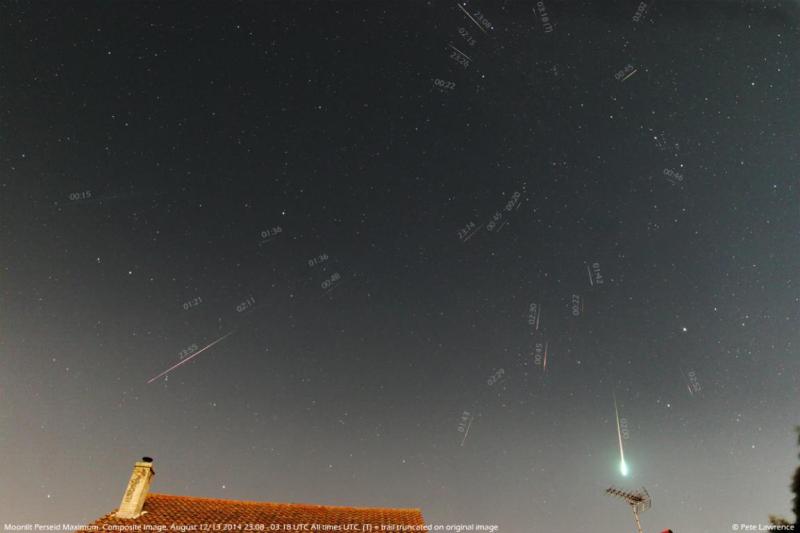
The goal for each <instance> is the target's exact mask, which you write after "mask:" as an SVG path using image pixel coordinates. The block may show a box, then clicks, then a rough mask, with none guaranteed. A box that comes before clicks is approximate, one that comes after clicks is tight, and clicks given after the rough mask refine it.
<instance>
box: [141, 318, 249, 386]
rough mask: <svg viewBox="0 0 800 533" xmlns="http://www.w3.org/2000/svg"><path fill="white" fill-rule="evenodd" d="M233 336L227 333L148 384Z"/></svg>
mask: <svg viewBox="0 0 800 533" xmlns="http://www.w3.org/2000/svg"><path fill="white" fill-rule="evenodd" d="M234 331H236V330H234ZM232 334H233V331H231V332H230V333H226V334H225V335H223V336H222V337H220V338H219V339H217V340H215V341H214V342H212V343H211V344H209V345H208V346H206V347H204V348H202V349H200V350H198V351H197V352H195V353H193V354H192V355H191V356H189V357H187V358H186V359H184V360H183V361H180V362H178V363H176V364H174V365H172V366H171V367H169V368H168V369H166V370H164V371H163V372H162V373H160V374H159V375H157V376H156V377H154V378H150V379H149V380H147V383H152V382H154V381H155V380H157V379H158V378H160V377H161V376H164V375H166V374H168V373H169V372H172V371H173V370H175V369H176V368H178V367H179V366H181V365H182V364H183V363H186V362H188V361H189V360H191V359H192V358H194V357H197V356H198V355H200V354H201V353H203V352H204V351H206V350H208V349H209V348H211V347H212V346H214V345H215V344H217V343H218V342H221V341H223V340H225V339H226V338H227V337H229V336H231V335H232Z"/></svg>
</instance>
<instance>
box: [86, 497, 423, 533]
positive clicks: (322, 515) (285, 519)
mask: <svg viewBox="0 0 800 533" xmlns="http://www.w3.org/2000/svg"><path fill="white" fill-rule="evenodd" d="M142 511H143V514H142V515H141V516H140V517H139V518H129V519H124V518H116V517H115V516H114V513H113V512H112V513H109V514H107V515H106V516H104V517H102V518H99V519H98V520H95V521H94V522H92V523H91V524H89V527H88V528H86V529H83V530H79V531H84V532H90V533H100V532H103V531H106V532H107V531H119V532H121V533H130V532H133V533H137V532H138V531H142V532H144V531H148V532H153V531H155V532H158V531H159V529H160V528H153V527H150V528H141V529H138V528H136V529H133V528H131V527H130V526H133V525H134V524H138V525H148V526H165V528H164V529H161V531H162V532H163V533H174V532H176V531H180V529H177V530H176V529H174V528H173V529H170V526H172V525H173V524H174V525H175V526H197V527H196V529H186V530H185V531H198V532H200V533H202V532H203V531H211V532H213V531H228V532H229V533H238V532H239V531H243V532H244V531H246V529H245V526H247V525H248V524H251V525H252V524H265V525H266V528H265V529H261V530H260V531H264V532H268V531H271V530H270V527H269V526H270V525H287V526H298V525H300V526H301V527H300V528H291V527H287V528H285V529H283V531H290V530H291V531H325V530H327V531H333V529H328V528H324V529H323V528H319V529H312V528H311V525H313V524H319V525H338V526H347V525H350V524H358V525H359V529H354V528H352V526H351V529H349V531H361V532H364V531H368V530H367V529H365V528H364V527H363V525H364V524H370V525H372V530H373V531H381V527H380V526H389V525H395V526H424V525H425V521H424V520H423V518H422V512H421V511H420V510H419V509H392V508H383V507H335V506H329V505H308V504H298V503H269V502H252V501H240V500H220V499H214V498H194V497H190V496H172V495H169V494H154V493H151V494H148V495H147V499H146V500H145V503H144V507H143V508H142ZM215 524H220V525H225V524H228V525H230V524H237V525H241V526H242V528H241V529H230V528H229V529H222V528H219V529H214V527H215ZM303 524H308V526H306V527H302V525H303ZM112 525H118V526H128V527H124V528H119V529H117V528H109V527H107V526H112ZM208 525H210V528H209V527H208ZM104 526H105V527H104ZM394 530H395V531H406V532H408V531H425V530H424V529H423V528H422V527H415V528H409V527H405V528H403V527H398V528H396V529H394ZM250 531H253V532H254V533H256V532H258V531H259V530H258V529H255V530H253V529H251V530H250ZM272 531H280V529H277V528H273V529H272ZM338 531H348V529H345V528H344V527H342V528H339V529H338ZM383 531H391V529H384V530H383Z"/></svg>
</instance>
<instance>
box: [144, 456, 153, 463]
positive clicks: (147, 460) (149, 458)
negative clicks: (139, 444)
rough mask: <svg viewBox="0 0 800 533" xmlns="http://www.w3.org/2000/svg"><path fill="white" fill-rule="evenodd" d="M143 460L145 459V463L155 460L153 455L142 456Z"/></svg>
mask: <svg viewBox="0 0 800 533" xmlns="http://www.w3.org/2000/svg"><path fill="white" fill-rule="evenodd" d="M142 461H144V462H145V463H152V462H153V458H152V457H142Z"/></svg>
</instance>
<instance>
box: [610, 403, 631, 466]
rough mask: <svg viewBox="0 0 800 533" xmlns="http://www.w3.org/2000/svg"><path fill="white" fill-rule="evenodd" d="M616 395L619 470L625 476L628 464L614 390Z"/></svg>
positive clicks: (615, 409) (615, 411)
mask: <svg viewBox="0 0 800 533" xmlns="http://www.w3.org/2000/svg"><path fill="white" fill-rule="evenodd" d="M611 394H612V395H613V396H614V414H615V415H616V417H617V439H618V440H619V471H620V473H621V474H622V475H623V476H627V475H628V465H627V464H626V463H625V451H624V450H623V449H622V430H621V429H620V426H619V410H618V409H617V395H616V393H615V392H613V391H612V393H611Z"/></svg>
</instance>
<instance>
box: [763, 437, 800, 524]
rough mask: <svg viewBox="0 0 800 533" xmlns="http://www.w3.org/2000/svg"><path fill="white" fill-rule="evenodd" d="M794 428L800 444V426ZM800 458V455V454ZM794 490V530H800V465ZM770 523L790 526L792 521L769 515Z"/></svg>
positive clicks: (793, 480) (795, 475) (795, 477)
mask: <svg viewBox="0 0 800 533" xmlns="http://www.w3.org/2000/svg"><path fill="white" fill-rule="evenodd" d="M794 430H795V431H796V432H797V445H798V446H800V426H795V428H794ZM798 458H800V455H798ZM792 492H794V499H793V500H792V501H793V502H794V505H793V507H792V511H794V530H795V531H800V466H798V467H797V469H796V470H795V471H794V477H793V478H792ZM769 523H770V524H772V525H774V526H790V525H792V523H791V522H790V521H788V520H786V519H785V518H781V517H779V516H775V515H769Z"/></svg>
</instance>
